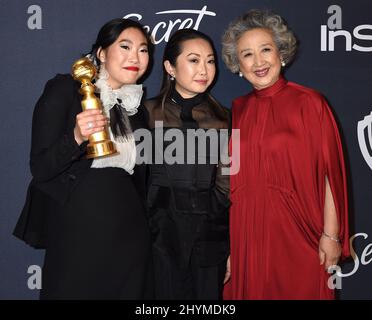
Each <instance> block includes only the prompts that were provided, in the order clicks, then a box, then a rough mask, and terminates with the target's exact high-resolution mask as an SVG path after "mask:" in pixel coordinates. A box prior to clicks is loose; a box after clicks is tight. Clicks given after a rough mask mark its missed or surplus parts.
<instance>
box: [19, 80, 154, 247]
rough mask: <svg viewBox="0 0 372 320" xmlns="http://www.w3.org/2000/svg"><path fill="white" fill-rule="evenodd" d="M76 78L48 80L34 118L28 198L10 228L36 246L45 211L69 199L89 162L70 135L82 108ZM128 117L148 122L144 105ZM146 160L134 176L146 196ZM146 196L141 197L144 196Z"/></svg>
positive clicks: (138, 123) (42, 239)
mask: <svg viewBox="0 0 372 320" xmlns="http://www.w3.org/2000/svg"><path fill="white" fill-rule="evenodd" d="M79 88H80V83H79V82H77V81H75V80H73V78H72V77H71V76H70V75H62V74H58V75H57V76H56V77H54V78H53V79H51V80H49V81H48V82H47V84H46V86H45V88H44V92H43V94H42V96H41V97H40V98H39V100H38V102H37V104H36V107H35V110H34V114H33V120H32V142H31V155H30V168H31V173H32V176H33V179H32V181H31V183H30V185H29V187H28V191H27V197H26V203H25V205H24V208H23V210H22V213H21V216H20V218H19V220H18V222H17V225H16V227H15V229H14V232H13V234H14V235H15V236H16V237H18V238H20V239H21V240H23V241H25V242H26V243H27V244H29V245H31V246H33V247H35V248H45V246H46V228H47V223H46V222H47V215H48V214H53V211H54V208H55V207H56V206H57V205H63V204H65V203H66V201H68V199H69V196H70V194H71V192H72V191H73V190H74V187H75V186H76V185H77V184H78V183H79V181H81V179H84V176H85V174H86V172H87V171H88V169H89V168H90V165H91V163H92V160H91V159H86V158H85V151H86V145H87V142H85V143H83V144H81V145H80V146H79V145H78V144H77V143H76V141H75V138H74V127H75V121H76V115H77V114H78V113H80V112H81V111H82V108H81V99H82V96H81V95H80V94H79V93H78V91H79ZM138 110H139V111H138V112H137V113H136V114H135V115H133V116H131V117H129V120H130V124H131V127H132V129H133V130H136V129H138V128H146V127H147V125H146V122H145V120H144V114H143V107H142V106H140V107H139V109H138ZM145 171H146V166H145V165H138V166H136V167H135V168H134V174H133V176H132V177H133V180H134V183H135V186H136V188H137V190H138V192H139V194H140V196H141V197H142V198H143V199H145V197H146V196H145V190H146V181H145V179H146V172H145ZM144 201H145V200H144Z"/></svg>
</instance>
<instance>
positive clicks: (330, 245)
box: [319, 236, 342, 270]
mask: <svg viewBox="0 0 372 320" xmlns="http://www.w3.org/2000/svg"><path fill="white" fill-rule="evenodd" d="M341 251H342V249H341V245H340V243H339V242H336V241H334V240H332V239H330V238H328V237H326V236H321V238H320V240H319V259H320V264H321V265H323V264H324V269H325V270H328V268H329V267H331V266H333V265H337V263H338V260H339V259H340V257H341Z"/></svg>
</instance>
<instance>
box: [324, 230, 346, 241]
mask: <svg viewBox="0 0 372 320" xmlns="http://www.w3.org/2000/svg"><path fill="white" fill-rule="evenodd" d="M322 236H325V237H327V238H329V239H331V240H333V241H336V242H338V243H340V242H341V241H340V239H339V238H335V237H332V236H330V235H329V234H326V233H325V232H322Z"/></svg>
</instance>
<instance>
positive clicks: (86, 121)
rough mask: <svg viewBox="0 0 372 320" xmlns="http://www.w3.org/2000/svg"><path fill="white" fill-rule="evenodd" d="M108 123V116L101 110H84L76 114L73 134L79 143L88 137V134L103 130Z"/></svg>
mask: <svg viewBox="0 0 372 320" xmlns="http://www.w3.org/2000/svg"><path fill="white" fill-rule="evenodd" d="M107 124H108V118H107V117H106V116H105V115H104V114H103V112H102V110H98V109H94V110H85V111H83V112H80V113H79V114H78V115H77V116H76V124H75V128H74V136H75V140H76V142H77V143H78V144H79V145H80V144H82V143H83V142H84V141H87V140H88V139H89V136H90V135H91V134H93V133H95V132H99V131H103V130H104V128H105V126H106V125H107Z"/></svg>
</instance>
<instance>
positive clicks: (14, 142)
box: [0, 0, 372, 299]
mask: <svg viewBox="0 0 372 320" xmlns="http://www.w3.org/2000/svg"><path fill="white" fill-rule="evenodd" d="M251 8H269V9H273V10H274V11H276V12H278V13H279V14H280V15H282V16H283V17H285V18H286V20H287V21H288V23H289V25H290V26H291V27H292V29H293V30H294V31H295V33H296V35H297V36H298V38H299V40H300V52H299V55H298V57H297V60H296V61H295V62H294V63H293V65H292V66H290V68H289V70H288V71H287V72H286V77H287V78H288V79H289V80H291V81H295V82H298V83H300V84H303V85H305V86H309V87H313V88H315V89H317V90H319V91H320V92H322V93H323V94H324V95H325V96H326V97H327V99H328V100H329V102H330V104H331V106H332V107H333V109H334V112H335V115H336V117H337V118H338V121H339V124H340V126H341V128H342V134H343V137H344V141H345V147H346V150H347V158H348V162H349V167H350V170H349V171H350V177H351V179H350V191H351V192H350V197H351V225H352V230H351V235H352V238H351V241H352V246H353V250H355V251H354V259H353V260H351V261H350V262H348V263H346V264H344V265H343V266H342V273H343V277H342V278H341V280H342V281H341V284H342V289H341V290H339V293H340V297H341V299H371V298H372V290H371V286H372V263H371V262H372V240H371V238H372V215H371V213H372V197H371V195H372V194H371V190H372V189H371V187H372V183H371V182H372V148H371V145H372V14H371V12H372V2H371V1H370V0H354V1H341V0H338V1H337V0H336V1H332V2H331V1H324V0H312V1H295V0H277V1H268V0H251V1H243V0H240V1H239V0H236V1H234V0H230V1H224V0H204V1H201V0H193V1H172V0H157V1H154V2H151V4H150V2H148V1H146V0H126V1H122V0H110V1H103V0H63V1H60V0H59V1H57V0H48V1H46V0H39V1H26V0H24V1H22V0H15V1H14V0H13V1H10V0H3V1H1V2H0V12H1V20H0V52H1V55H0V57H1V67H0V70H1V71H0V74H1V79H2V80H1V85H0V93H1V95H0V101H1V125H0V130H1V133H0V145H1V146H2V150H3V151H2V154H1V160H0V172H1V176H0V177H1V184H0V299H35V298H37V296H38V289H37V281H36V280H35V279H33V278H32V276H33V275H35V274H36V271H37V268H38V267H37V266H41V265H42V259H43V251H37V250H34V249H31V248H30V247H28V246H26V245H25V244H24V243H22V242H21V241H19V240H17V239H16V238H14V237H13V236H12V235H11V233H12V230H13V227H14V225H15V222H16V220H17V218H18V215H19V213H20V211H21V209H22V206H23V202H24V200H25V195H26V187H27V183H28V182H29V181H30V178H31V176H30V171H29V166H28V159H29V151H30V136H31V118H32V112H33V108H34V105H35V102H36V100H37V99H38V97H39V96H40V94H41V92H42V90H43V87H44V84H45V82H46V81H47V80H48V79H49V78H51V77H53V76H54V75H55V74H56V73H68V72H70V68H71V64H72V63H73V61H74V60H76V59H77V58H78V57H79V56H80V54H82V53H85V52H87V51H89V50H90V47H91V45H92V43H93V42H94V40H95V37H96V34H97V32H98V29H99V28H100V27H101V26H102V25H103V24H104V23H105V22H106V21H108V20H110V19H112V18H115V17H127V16H132V18H133V19H139V20H141V22H142V23H143V24H145V25H147V26H148V27H149V29H150V32H151V33H152V34H153V36H154V38H155V41H156V43H157V44H156V54H155V66H154V68H153V71H152V74H151V76H150V77H149V78H148V79H147V80H146V82H145V86H146V87H147V95H148V96H149V97H151V96H153V95H155V94H156V93H157V91H158V89H159V87H160V75H161V72H160V70H161V69H160V68H161V66H160V63H159V61H161V55H162V51H163V47H164V44H165V42H166V40H167V37H168V36H169V34H170V33H171V32H172V30H173V31H174V30H177V29H178V28H179V27H180V26H182V27H189V28H196V29H199V30H201V31H203V32H205V33H207V34H209V35H210V36H211V37H212V39H213V40H214V41H215V45H216V49H217V51H218V52H219V53H220V52H221V45H220V39H221V35H222V33H223V30H224V29H225V28H226V26H227V25H228V23H229V22H230V21H231V20H232V19H234V18H235V17H236V16H238V15H240V14H241V13H243V12H244V11H247V10H249V9H251ZM250 89H251V88H250V87H249V85H248V83H247V82H246V81H244V80H242V79H241V78H239V77H238V76H236V75H233V74H231V73H230V72H229V71H228V70H227V69H226V67H225V66H224V65H223V63H222V60H221V58H220V57H219V79H218V81H217V84H216V85H215V87H214V89H213V93H214V95H215V97H216V98H217V99H219V100H220V101H221V102H222V103H223V104H224V105H226V106H230V102H231V100H232V99H233V98H234V97H236V96H240V95H243V94H245V93H247V92H248V91H249V90H250ZM370 235H371V237H370ZM30 266H31V268H30ZM35 270H36V271H35ZM34 280H35V281H36V282H35V281H34Z"/></svg>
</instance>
